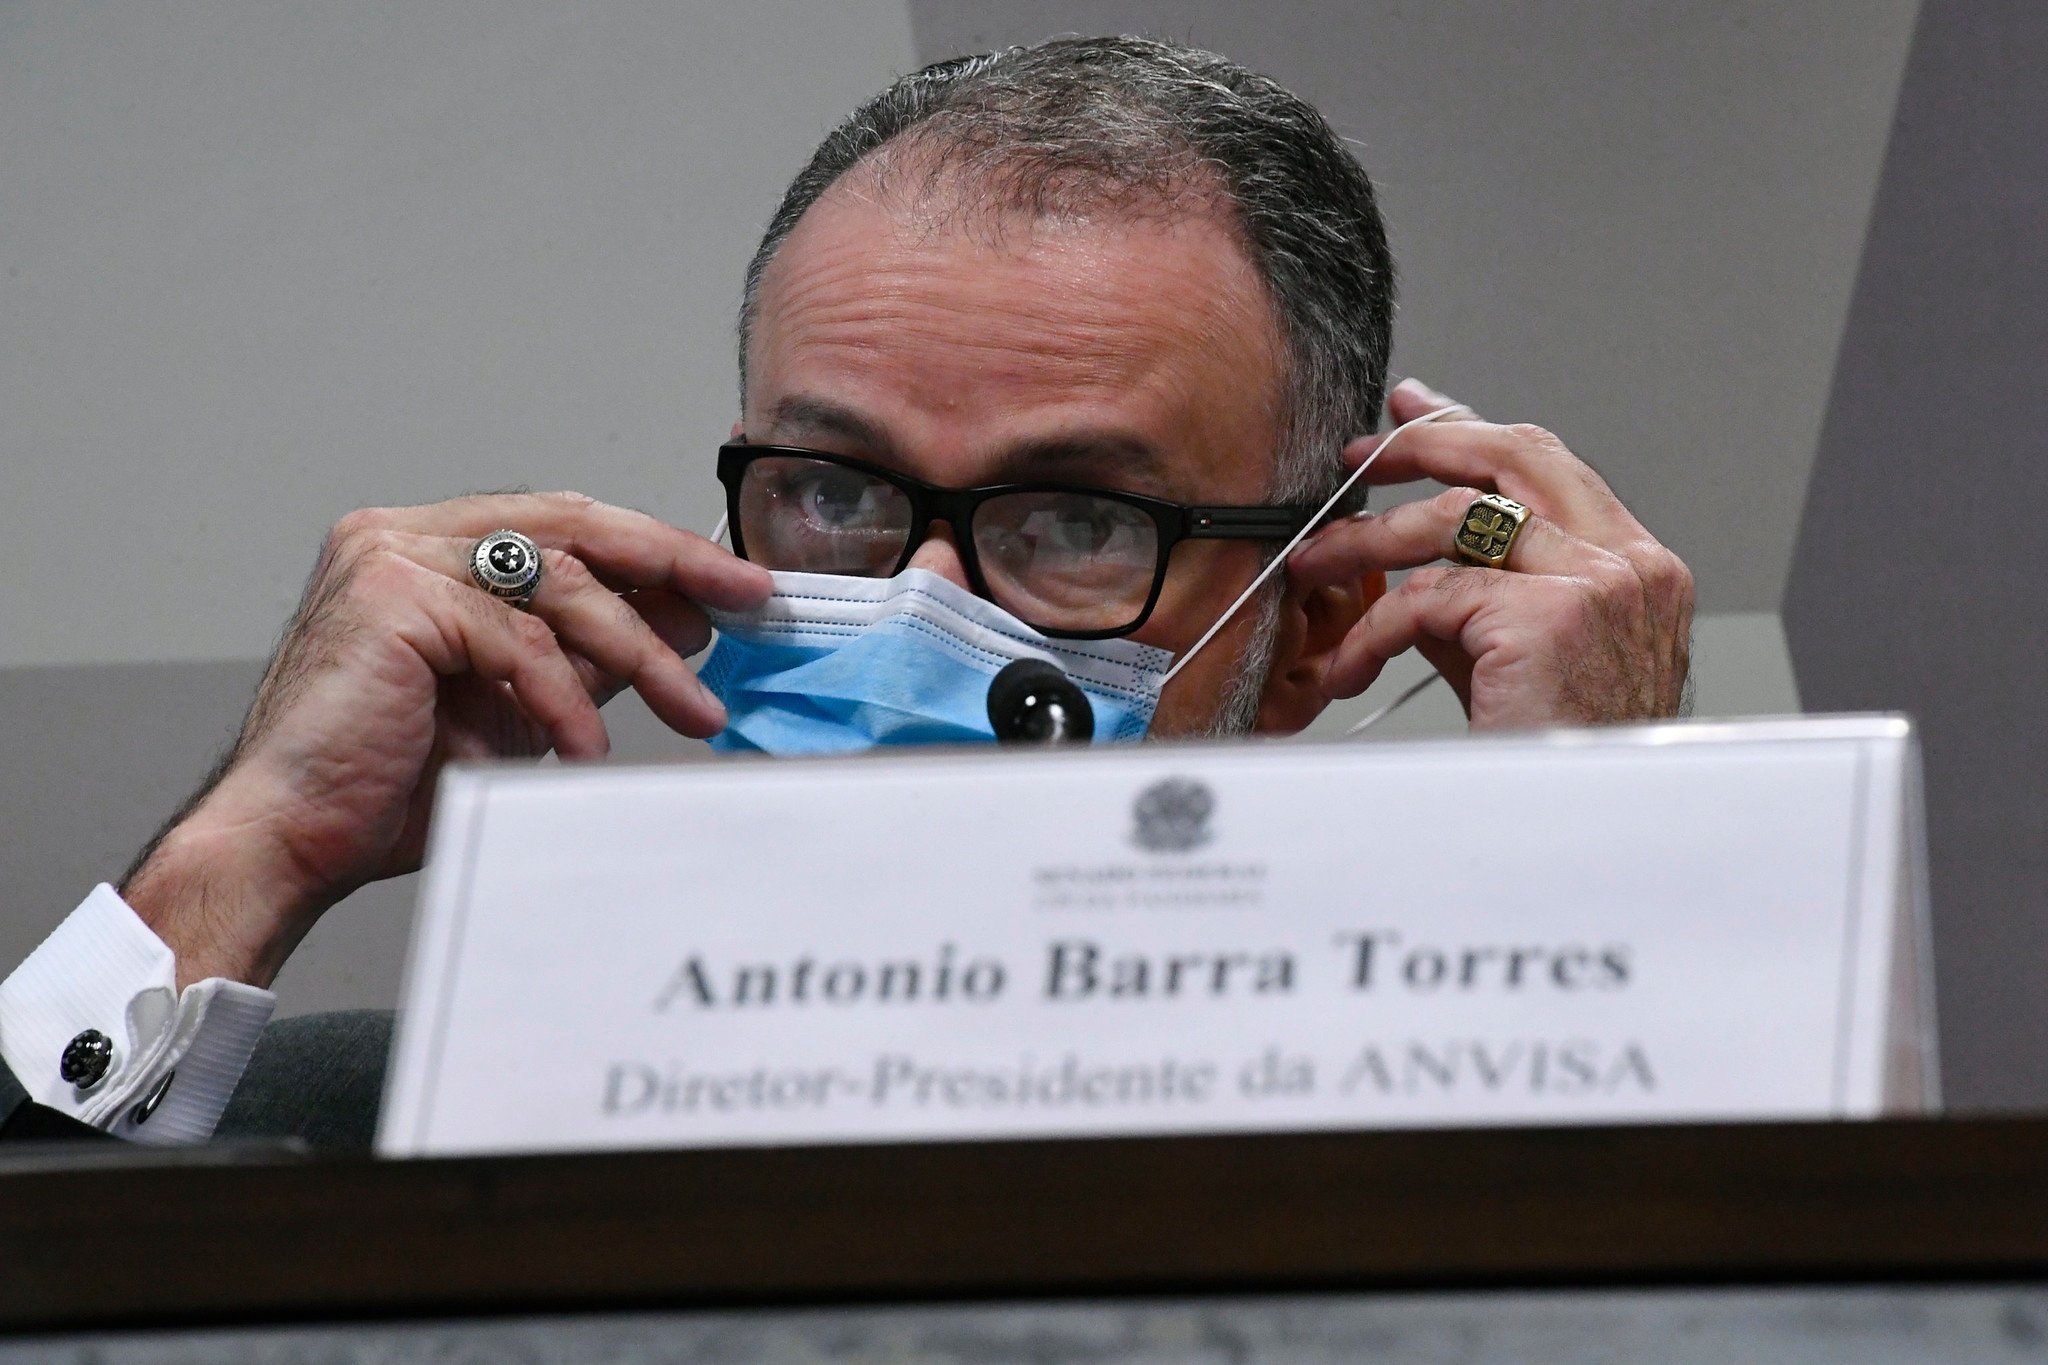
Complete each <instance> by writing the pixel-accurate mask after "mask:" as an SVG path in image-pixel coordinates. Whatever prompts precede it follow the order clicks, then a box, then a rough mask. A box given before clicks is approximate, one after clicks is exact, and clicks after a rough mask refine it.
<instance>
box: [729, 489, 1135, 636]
mask: <svg viewBox="0 0 2048 1365" xmlns="http://www.w3.org/2000/svg"><path fill="white" fill-rule="evenodd" d="M739 513H740V536H741V539H742V540H743V542H744V543H745V545H746V547H747V558H749V559H751V560H753V561H754V562H755V563H757V564H760V565H762V566H763V567H765V568H770V569H788V570H796V571H800V572H805V573H833V574H850V575H855V576H859V577H879V576H880V575H883V574H887V573H889V572H890V571H892V570H893V569H894V568H895V567H896V564H897V563H898V561H900V560H901V559H902V557H903V551H904V547H905V546H906V545H907V544H908V543H909V539H910V531H911V523H912V521H913V520H914V518H913V515H912V511H911V505H910V498H909V496H908V495H907V494H906V493H904V491H903V490H902V489H900V488H898V487H896V486H895V485H894V484H892V483H890V482H889V481H888V480H886V479H882V478H877V477H876V476H874V475H872V474H869V473H866V472H864V471H862V470H858V469H848V468H846V467H845V466H843V465H836V464H831V463H829V462H827V461H823V460H807V459H803V458H801V457H799V456H787V455H764V456H761V457H759V458H757V459H755V460H754V461H753V462H751V463H750V464H749V465H748V466H747V471H746V475H745V477H744V478H743V479H742V480H741V481H740V496H739ZM967 533H968V534H969V535H970V536H971V537H972V538H973V541H974V549H975V553H976V554H977V555H978V556H979V558H980V561H981V574H982V578H983V579H984V581H985V582H986V584H987V587H988V592H989V595H990V596H992V597H994V598H995V600H996V601H997V602H998V603H1000V604H1001V605H1002V606H1003V608H1004V609H1005V610H1007V611H1009V612H1011V613H1012V614H1014V615H1016V616H1018V617H1020V618H1022V619H1023V620H1025V621H1028V622H1030V623H1031V624H1032V625H1035V626H1038V627H1041V628H1043V629H1050V630H1073V631H1107V630H1116V629H1118V628H1120V627H1122V626H1126V625H1129V624H1130V623H1131V622H1133V621H1135V620H1137V619H1138V616H1139V614H1140V613H1142V612H1143V611H1144V608H1145V602H1146V599H1148V598H1149V597H1150V596H1151V595H1152V581H1153V578H1154V576H1155V575H1156V573H1157V571H1158V563H1159V528H1158V527H1157V525H1155V524H1154V522H1153V520H1152V518H1151V517H1150V516H1149V515H1147V514H1146V513H1145V512H1144V511H1143V510H1141V509H1140V508H1137V507H1134V506H1132V505H1131V504H1129V503H1125V502H1119V501H1117V500H1116V499H1114V498H1103V497H1096V496H1093V495H1091V494H1088V493H1070V492H1059V491H1038V492H1019V493H1004V494H1000V495H998V496H996V497H992V498H989V499H986V500H985V501H983V502H982V503H981V505H980V506H979V507H978V508H977V509H976V510H975V514H974V525H973V526H972V527H970V528H968V531H967Z"/></svg>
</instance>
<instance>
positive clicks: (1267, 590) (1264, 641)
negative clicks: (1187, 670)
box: [1202, 574, 1283, 739]
mask: <svg viewBox="0 0 2048 1365" xmlns="http://www.w3.org/2000/svg"><path fill="white" fill-rule="evenodd" d="M1282 586H1283V585H1282V584H1281V583H1280V582H1279V576H1278V575H1277V574H1276V575H1275V576H1274V580H1273V581H1272V582H1269V583H1267V584H1266V586H1265V587H1264V588H1262V589H1260V591H1259V595H1258V596H1257V597H1256V598H1254V599H1253V600H1252V601H1250V602H1248V603H1246V604H1245V605H1244V607H1242V608H1241V610H1244V611H1248V612H1252V613H1254V615H1255V616H1256V619H1257V624H1256V625H1255V626H1254V627H1253V628H1252V639H1251V643H1250V644H1249V645H1247V646H1246V647H1245V651H1244V653H1243V655H1241V656H1240V657H1239V659H1238V661H1237V672H1236V673H1234V674H1233V675H1232V676H1231V679H1230V682H1229V684H1228V685H1227V686H1226V687H1225V688H1224V690H1223V701H1222V703H1221V704H1220V705H1219V706H1218V707H1217V708H1216V714H1215V716H1214V717H1212V718H1211V719H1210V721H1209V724H1208V726H1207V728H1205V729H1204V730H1203V731H1202V738H1204V739H1236V738H1238V737H1239V736H1242V735H1248V734H1250V733H1251V732H1252V727H1253V726H1254V725H1256V724H1258V721H1259V700H1260V698H1261V697H1263V696H1264V695H1265V691H1266V675H1267V674H1268V673H1270V672H1272V669H1273V641H1274V639H1275V638H1276V637H1277V636H1278V635H1279V633H1280V598H1281V588H1282Z"/></svg>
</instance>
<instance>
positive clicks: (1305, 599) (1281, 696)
mask: <svg viewBox="0 0 2048 1365" xmlns="http://www.w3.org/2000/svg"><path fill="white" fill-rule="evenodd" d="M1386 592H1387V575H1386V574H1385V572H1384V571H1381V570H1378V569H1375V570H1374V571H1373V572H1371V573H1369V574H1366V575H1365V576H1364V577H1362V578H1360V579H1358V580H1357V581H1356V582H1353V583H1340V584H1338V585H1336V586H1335V587H1328V588H1309V589H1303V588H1300V587H1297V586H1296V585H1295V584H1293V583H1292V582H1290V583H1289V584H1288V585H1287V595H1286V597H1284V598H1283V599H1281V603H1280V621H1279V625H1278V627H1277V630H1276V633H1275V636H1274V639H1273V662H1272V666H1271V668H1270V669H1269V670H1268V672H1267V674H1266V690H1265V691H1264V692H1262V693H1260V694H1259V718H1258V721H1257V722H1256V723H1255V724H1254V725H1253V726H1252V729H1253V731H1254V732H1255V733H1258V734H1262V735H1293V734H1299V733H1300V732H1301V731H1302V730H1304V729H1306V728H1307V726H1308V723H1309V722H1310V721H1312V720H1314V719H1315V718H1316V717H1317V716H1319V715H1321V714H1322V713H1323V708H1324V707H1325V706H1328V705H1329V704H1330V699H1329V698H1328V697H1326V696H1324V695H1323V670H1324V669H1325V668H1326V667H1328V666H1329V662H1330V658H1331V656H1332V655H1334V654H1335V653H1336V652H1337V646H1339V645H1341V644H1343V643H1344V637H1345V636H1346V635H1349V634H1350V633H1351V628H1352V627H1353V626H1355V625H1357V624H1358V618H1359V617H1361V616H1363V615H1365V611H1366V608H1368V607H1370V606H1371V605H1372V604H1373V603H1375V602H1377V601H1379V600H1380V598H1382V597H1384V596H1385V595H1386Z"/></svg>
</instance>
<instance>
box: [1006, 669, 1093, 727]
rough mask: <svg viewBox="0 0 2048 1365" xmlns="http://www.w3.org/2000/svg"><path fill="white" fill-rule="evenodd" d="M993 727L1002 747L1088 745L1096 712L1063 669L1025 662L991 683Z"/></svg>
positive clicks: (1007, 670)
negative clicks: (1017, 745)
mask: <svg viewBox="0 0 2048 1365" xmlns="http://www.w3.org/2000/svg"><path fill="white" fill-rule="evenodd" d="M988 723H989V724H990V725H991V726H993V727H994V728H995V732H996V740H997V742H999V743H1002V744H1086V743H1087V742H1088V741H1089V740H1091V739H1093V738H1094V737H1095V709H1094V708H1093V707H1091V706H1090V705H1089V704H1088V696H1087V694H1086V693H1084V692H1083V691H1082V690H1081V689H1080V688H1079V687H1078V686H1076V685H1075V683H1074V680H1073V679H1072V678H1069V677H1068V676H1067V675H1066V674H1065V673H1062V672H1061V671H1060V668H1059V665H1057V664H1054V663H1049V662H1048V661H1046V660H1044V659H1019V660H1017V661H1016V662H1015V663H1012V664H1007V665H1005V666H1004V668H1003V671H1002V672H1000V673H998V674H996V676H995V679H994V681H992V682H990V683H989V685H988Z"/></svg>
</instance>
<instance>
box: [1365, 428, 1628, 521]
mask: <svg viewBox="0 0 2048 1365" xmlns="http://www.w3.org/2000/svg"><path fill="white" fill-rule="evenodd" d="M1383 444H1384V448H1383V449H1379V447H1378V446H1366V443H1365V442H1354V443H1353V447H1352V448H1347V450H1346V451H1345V456H1346V458H1347V459H1349V460H1351V461H1352V463H1354V464H1356V463H1357V462H1358V461H1360V460H1363V459H1365V458H1366V456H1367V455H1371V454H1372V453H1373V451H1374V449H1379V453H1378V457H1377V458H1376V459H1374V461H1373V465H1372V468H1370V469H1368V470H1367V471H1366V472H1365V482H1367V483H1370V484H1393V483H1412V482H1414V481H1415V480H1417V479H1434V480H1436V481H1437V482H1438V483H1445V484H1468V485H1470V486H1472V487H1474V488H1483V489H1487V490H1489V491H1492V492H1496V493H1504V494H1506V495H1507V496H1508V497H1511V498H1513V499H1514V500H1515V501H1517V502H1521V503H1526V504H1528V505H1529V507H1531V508H1532V509H1534V510H1535V511H1537V512H1540V513H1542V514H1543V515H1544V516H1547V517H1549V518H1551V519H1552V520H1553V521H1556V522H1558V523H1559V524H1561V525H1562V526H1564V527H1565V529H1567V530H1569V531H1571V532H1572V533H1573V534H1574V535H1577V536H1580V537H1583V538H1584V539H1586V540H1589V541H1592V542H1593V543H1594V544H1596V545H1600V546H1603V547H1605V548H1607V549H1610V550H1614V551H1616V552H1617V553H1627V552H1629V551H1630V550H1631V549H1632V548H1633V547H1635V546H1637V545H1640V544H1642V543H1644V542H1646V541H1648V540H1649V533H1648V532H1646V531H1644V529H1643V527H1642V523H1640V522H1638V521H1637V520H1636V519H1635V517H1634V516H1632V515H1630V513H1629V510H1628V508H1626V507H1624V506H1623V505H1622V502H1621V499H1619V498H1617V497H1615V496H1614V490H1613V489H1611V488H1609V487H1608V486H1607V483H1606V481H1605V480H1603V479H1602V478H1601V477H1600V476H1599V475H1598V474H1596V473H1594V472H1593V470H1592V469H1591V467H1589V466H1588V465H1587V464H1586V463H1585V462H1584V461H1583V460H1581V459H1579V458H1578V457H1577V456H1576V455H1573V454H1572V453H1571V451H1569V450H1567V449H1566V448H1565V446H1564V443H1563V442H1561V441H1559V440H1558V439H1557V437H1555V436H1553V435H1551V434H1550V433H1549V432H1547V431H1544V430H1543V429H1542V428H1540V427H1532V426H1526V425H1524V426H1497V425H1495V424H1494V423H1491V422H1462V421H1458V422H1454V421H1441V422H1428V423H1424V424H1422V425H1420V426H1414V427H1410V428H1408V429H1407V430H1406V431H1403V432H1402V433H1401V434H1400V438H1399V439H1398V440H1395V441H1393V442H1391V443H1383ZM1361 447H1363V449H1359V448H1361Z"/></svg>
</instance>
